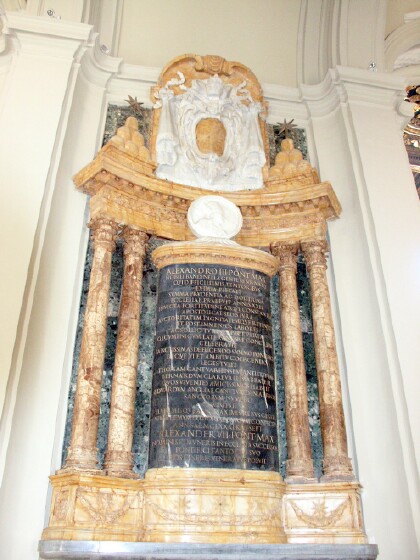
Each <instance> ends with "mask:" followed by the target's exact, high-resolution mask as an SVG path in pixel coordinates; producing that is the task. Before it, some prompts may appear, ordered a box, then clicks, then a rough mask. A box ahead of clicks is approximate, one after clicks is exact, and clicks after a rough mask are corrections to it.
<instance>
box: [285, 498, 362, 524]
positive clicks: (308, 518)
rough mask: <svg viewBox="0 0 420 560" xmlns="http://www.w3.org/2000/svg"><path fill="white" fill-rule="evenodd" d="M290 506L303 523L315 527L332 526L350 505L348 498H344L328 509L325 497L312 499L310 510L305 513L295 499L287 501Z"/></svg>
mask: <svg viewBox="0 0 420 560" xmlns="http://www.w3.org/2000/svg"><path fill="white" fill-rule="evenodd" d="M289 504H290V506H291V507H292V509H293V511H294V512H295V515H296V517H297V518H298V519H299V520H300V521H302V523H305V525H307V526H308V527H314V528H317V529H320V528H327V527H332V526H333V525H335V524H336V523H337V522H338V521H339V520H340V519H341V518H342V516H343V514H344V512H345V510H346V508H347V507H351V503H350V500H349V499H347V500H344V501H343V502H342V503H341V504H339V505H338V506H337V507H336V508H334V509H332V510H330V511H328V508H327V506H326V503H325V498H323V499H320V500H314V501H313V502H312V512H311V513H307V512H305V511H304V510H302V509H301V508H300V507H299V506H298V505H297V503H296V502H295V501H293V500H290V501H289Z"/></svg>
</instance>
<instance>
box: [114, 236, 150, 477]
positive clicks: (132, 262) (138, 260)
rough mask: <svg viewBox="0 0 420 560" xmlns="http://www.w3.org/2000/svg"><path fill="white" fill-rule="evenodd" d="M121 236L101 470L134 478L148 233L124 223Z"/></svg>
mask: <svg viewBox="0 0 420 560" xmlns="http://www.w3.org/2000/svg"><path fill="white" fill-rule="evenodd" d="M123 238H124V241H125V244H124V279H123V289H122V295H121V303H120V313H119V318H118V337H117V348H116V352H115V365H114V374H113V378H112V397H111V411H110V417H109V431H108V449H107V452H106V454H105V464H104V470H105V472H106V473H107V474H108V475H112V476H120V477H124V478H137V475H136V474H135V473H134V472H133V453H132V451H131V448H132V445H133V431H134V409H135V400H136V381H137V362H138V350H139V334H140V315H141V291H142V279H143V260H144V256H145V254H146V244H147V240H148V238H149V236H148V235H147V234H146V233H144V232H143V231H140V230H137V229H133V228H130V227H125V228H124V230H123Z"/></svg>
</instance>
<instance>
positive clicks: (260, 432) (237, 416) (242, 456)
mask: <svg viewBox="0 0 420 560" xmlns="http://www.w3.org/2000/svg"><path fill="white" fill-rule="evenodd" d="M153 467H156V468H157V467H194V468H233V469H251V470H274V471H277V470H278V442H277V419H276V395H275V378H274V359H273V343H272V334H271V309H270V280H269V278H268V277H267V276H266V275H265V274H262V273H261V272H258V271H255V270H251V269H244V268H240V267H235V266H225V265H200V264H194V265H190V264H187V265H171V266H167V267H165V268H164V269H162V270H161V272H160V279H159V290H158V305H157V320H156V344H155V361H154V374H153V388H152V407H151V429H150V448H149V468H153Z"/></svg>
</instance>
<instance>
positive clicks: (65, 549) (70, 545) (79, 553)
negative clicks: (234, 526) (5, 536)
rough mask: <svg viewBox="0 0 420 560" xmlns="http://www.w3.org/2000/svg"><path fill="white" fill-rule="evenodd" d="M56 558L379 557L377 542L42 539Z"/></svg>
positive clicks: (42, 547)
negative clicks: (162, 541)
mask: <svg viewBox="0 0 420 560" xmlns="http://www.w3.org/2000/svg"><path fill="white" fill-rule="evenodd" d="M39 553H40V557H41V558H43V559H54V560H98V559H100V560H212V559H214V560H234V559H235V560H238V559H240V560H261V559H262V558H264V560H375V559H376V557H377V555H378V547H377V545H375V544H267V545H265V544H264V545H261V544H224V545H223V544H189V543H185V544H184V543H180V544H166V543H133V542H116V541H64V540H63V541H58V540H57V541H40V543H39Z"/></svg>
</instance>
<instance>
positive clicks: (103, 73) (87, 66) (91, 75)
mask: <svg viewBox="0 0 420 560" xmlns="http://www.w3.org/2000/svg"><path fill="white" fill-rule="evenodd" d="M121 64H122V58H116V57H113V56H109V55H107V54H105V53H104V52H102V50H101V46H100V38H99V35H98V33H95V34H94V35H93V44H92V45H90V48H88V49H87V50H86V52H85V53H84V56H83V58H82V60H81V70H82V73H83V75H84V77H85V78H86V80H87V81H88V82H91V83H92V84H95V85H97V86H100V87H103V88H105V87H107V85H108V83H109V81H110V79H111V78H112V77H113V76H114V75H116V74H117V73H118V71H119V69H120V67H121Z"/></svg>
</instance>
